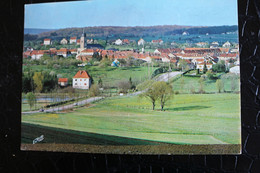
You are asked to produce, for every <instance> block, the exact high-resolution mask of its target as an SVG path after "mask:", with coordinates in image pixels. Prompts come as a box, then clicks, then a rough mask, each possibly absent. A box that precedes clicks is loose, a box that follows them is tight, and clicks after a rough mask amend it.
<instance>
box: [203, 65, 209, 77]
mask: <svg viewBox="0 0 260 173" xmlns="http://www.w3.org/2000/svg"><path fill="white" fill-rule="evenodd" d="M207 71H208V68H207V65H206V63H204V66H203V73H204V74H205V73H206V72H207Z"/></svg>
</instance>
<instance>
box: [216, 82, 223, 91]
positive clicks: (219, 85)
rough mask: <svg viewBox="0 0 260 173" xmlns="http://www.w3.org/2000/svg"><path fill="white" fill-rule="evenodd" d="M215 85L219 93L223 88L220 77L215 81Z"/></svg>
mask: <svg viewBox="0 0 260 173" xmlns="http://www.w3.org/2000/svg"><path fill="white" fill-rule="evenodd" d="M216 86H217V90H218V92H219V93H221V90H223V88H224V84H223V82H222V80H221V79H218V80H217V81H216Z"/></svg>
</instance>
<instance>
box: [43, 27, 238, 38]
mask: <svg viewBox="0 0 260 173" xmlns="http://www.w3.org/2000/svg"><path fill="white" fill-rule="evenodd" d="M83 29H84V31H85V33H86V35H87V37H91V38H106V37H109V38H124V37H128V38H129V37H147V36H152V37H154V36H156V37H158V36H160V37H164V36H170V35H177V34H182V33H183V32H184V31H186V32H188V33H190V34H206V33H209V34H221V33H227V32H237V30H238V27H237V25H233V26H179V25H162V26H135V27H120V26H99V27H84V28H65V29H59V30H55V31H48V32H43V33H40V34H39V38H44V37H52V38H53V37H59V38H61V37H71V36H77V37H80V35H81V34H82V31H83Z"/></svg>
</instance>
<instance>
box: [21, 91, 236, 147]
mask: <svg viewBox="0 0 260 173" xmlns="http://www.w3.org/2000/svg"><path fill="white" fill-rule="evenodd" d="M223 100H225V102H223ZM239 104H240V103H239V94H233V93H232V94H228V93H222V94H179V95H175V96H174V98H173V99H171V100H170V101H169V102H167V104H166V106H165V111H160V110H159V104H158V105H156V107H155V108H156V110H155V111H152V110H151V103H150V102H149V101H148V100H147V99H145V98H140V97H139V96H131V97H130V96H128V97H112V98H107V99H105V100H103V101H100V102H97V103H95V104H92V105H88V106H87V107H81V108H78V109H76V110H74V111H72V112H63V113H53V114H46V113H39V114H31V115H23V116H22V122H23V123H29V124H35V125H41V126H45V127H46V128H47V127H48V128H49V127H52V128H59V129H64V130H67V131H68V133H70V132H69V131H70V130H73V131H78V132H80V133H81V132H87V133H95V134H97V135H109V136H114V137H125V138H127V139H134V140H145V141H154V142H164V143H172V144H240V111H239ZM41 133H43V134H44V131H41ZM53 135H54V134H53ZM53 139H55V138H53ZM120 139H121V138H120ZM115 140H116V138H115ZM54 142H55V141H54ZM121 142H122V139H121ZM126 143H129V142H126Z"/></svg>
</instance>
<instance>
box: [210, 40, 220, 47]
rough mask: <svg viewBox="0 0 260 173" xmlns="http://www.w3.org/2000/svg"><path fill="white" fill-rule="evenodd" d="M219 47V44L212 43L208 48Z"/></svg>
mask: <svg viewBox="0 0 260 173" xmlns="http://www.w3.org/2000/svg"><path fill="white" fill-rule="evenodd" d="M218 46H219V43H218V42H216V41H214V42H212V43H211V44H210V48H217V47H218Z"/></svg>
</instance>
